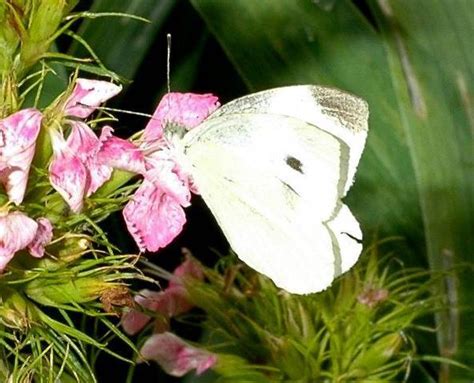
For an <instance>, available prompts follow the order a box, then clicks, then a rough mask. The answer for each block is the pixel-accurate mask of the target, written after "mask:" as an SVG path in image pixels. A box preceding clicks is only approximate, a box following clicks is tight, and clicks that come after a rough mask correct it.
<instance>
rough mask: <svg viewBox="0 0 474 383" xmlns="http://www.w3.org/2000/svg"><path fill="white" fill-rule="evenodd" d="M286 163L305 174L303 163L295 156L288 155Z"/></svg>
mask: <svg viewBox="0 0 474 383" xmlns="http://www.w3.org/2000/svg"><path fill="white" fill-rule="evenodd" d="M285 161H286V164H287V165H288V166H289V167H290V168H292V169H293V170H296V171H297V172H299V173H301V174H304V173H303V163H302V162H301V161H300V160H299V159H298V158H295V157H293V156H287V157H286V160H285Z"/></svg>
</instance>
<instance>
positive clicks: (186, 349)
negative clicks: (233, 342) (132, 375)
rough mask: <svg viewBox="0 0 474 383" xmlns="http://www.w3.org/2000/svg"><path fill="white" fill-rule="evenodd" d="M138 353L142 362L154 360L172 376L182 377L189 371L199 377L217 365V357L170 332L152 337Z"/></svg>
mask: <svg viewBox="0 0 474 383" xmlns="http://www.w3.org/2000/svg"><path fill="white" fill-rule="evenodd" d="M140 353H141V355H142V358H143V359H144V360H154V361H155V362H156V363H158V364H159V365H160V367H161V368H162V369H163V370H164V371H165V372H166V373H168V374H170V375H172V376H183V375H185V374H187V373H188V372H190V371H191V370H196V374H197V375H200V374H202V373H203V372H204V371H206V370H208V369H210V368H213V367H214V366H215V365H216V363H217V355H215V354H212V353H210V352H208V351H206V350H203V349H200V348H197V347H193V346H191V345H189V344H188V343H186V342H185V341H184V340H182V339H181V338H179V337H177V336H176V335H174V334H172V333H170V332H165V333H162V334H154V335H152V336H151V337H150V338H148V339H147V341H146V342H145V344H144V345H143V347H142V348H141V350H140Z"/></svg>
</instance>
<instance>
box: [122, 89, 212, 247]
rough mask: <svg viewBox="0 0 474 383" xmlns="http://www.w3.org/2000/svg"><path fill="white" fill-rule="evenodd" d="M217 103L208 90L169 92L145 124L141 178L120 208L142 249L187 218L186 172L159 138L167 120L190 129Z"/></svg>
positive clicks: (169, 235) (170, 234)
mask: <svg viewBox="0 0 474 383" xmlns="http://www.w3.org/2000/svg"><path fill="white" fill-rule="evenodd" d="M218 106H219V103H218V101H217V97H215V96H213V95H210V94H205V95H198V94H191V93H168V94H167V95H165V96H164V97H163V99H162V100H161V101H160V103H159V105H158V107H157V108H156V110H155V113H154V114H153V117H152V119H151V120H150V122H149V123H148V125H147V126H146V128H145V131H144V133H143V142H142V145H141V148H142V149H143V150H144V152H145V153H146V157H145V162H146V173H145V179H144V181H143V184H142V185H141V186H140V188H139V189H138V190H137V192H136V193H135V195H134V196H133V197H132V200H131V201H130V202H129V203H128V204H127V206H126V207H125V209H124V210H123V214H124V217H125V222H126V224H127V228H128V230H129V232H130V233H131V234H132V236H133V238H134V239H135V241H136V243H137V245H138V247H139V248H140V250H141V251H145V250H148V251H157V250H159V249H160V248H163V247H165V246H166V245H168V244H169V243H170V242H171V241H172V240H173V239H174V238H175V237H176V236H177V235H178V234H179V233H180V232H181V230H182V228H183V225H184V223H185V222H186V216H185V214H184V210H183V208H184V207H187V206H189V204H190V200H191V191H195V190H194V189H193V186H192V180H191V178H190V176H189V175H188V174H187V173H186V171H184V169H183V168H182V167H181V166H180V164H179V162H178V161H177V159H176V158H174V157H173V148H172V147H171V145H172V143H171V142H168V141H167V140H166V139H164V138H163V130H164V129H165V127H166V124H177V125H180V126H182V127H183V128H185V129H191V128H194V127H196V126H197V125H199V124H200V123H201V122H202V121H203V120H204V119H205V118H206V117H207V116H208V115H209V114H210V113H212V112H213V111H214V110H215V109H216V108H217V107H218Z"/></svg>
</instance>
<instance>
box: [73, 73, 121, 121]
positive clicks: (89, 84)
mask: <svg viewBox="0 0 474 383" xmlns="http://www.w3.org/2000/svg"><path fill="white" fill-rule="evenodd" d="M121 90H122V87H121V86H118V85H115V84H112V83H110V82H106V81H99V80H89V79H85V78H78V79H77V80H76V86H75V87H74V89H73V91H72V94H71V95H70V96H69V98H68V99H67V100H66V104H65V106H64V112H65V114H66V115H67V116H74V117H79V118H86V117H89V116H90V114H91V113H92V112H94V110H95V109H96V108H97V107H98V106H99V105H100V104H102V103H103V102H105V101H107V100H108V99H109V98H112V97H114V96H115V95H117V94H118V93H119V92H120V91H121Z"/></svg>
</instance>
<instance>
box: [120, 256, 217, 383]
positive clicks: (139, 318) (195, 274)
mask: <svg viewBox="0 0 474 383" xmlns="http://www.w3.org/2000/svg"><path fill="white" fill-rule="evenodd" d="M203 279H204V273H203V269H202V266H201V265H200V264H199V263H198V262H197V261H195V260H194V259H192V258H190V257H187V259H186V260H185V261H184V262H183V263H182V264H181V265H180V266H178V267H177V268H176V269H175V270H174V272H173V275H172V277H171V279H170V282H169V285H168V287H167V288H166V289H164V290H163V291H152V290H147V289H144V290H141V291H140V292H139V293H138V294H137V295H136V296H135V302H136V303H137V304H138V305H139V306H140V307H141V308H142V310H143V309H145V310H147V311H148V312H149V313H150V315H153V317H155V320H154V331H153V335H151V336H150V337H149V338H148V339H147V340H146V342H145V343H144V344H143V346H142V348H141V349H140V359H139V361H144V360H154V361H155V362H157V363H158V364H159V365H160V366H161V367H162V368H163V370H165V371H166V372H167V373H168V374H170V375H174V376H183V375H184V374H186V373H188V372H189V371H191V370H194V369H195V370H196V373H197V374H200V373H202V372H204V371H206V370H207V369H209V368H212V367H214V366H215V364H216V363H217V355H215V354H213V353H210V352H208V351H206V350H203V349H200V348H197V347H193V346H191V345H189V344H188V343H187V342H185V341H184V340H182V339H181V338H179V337H178V336H176V335H174V334H172V333H170V332H169V319H170V318H172V317H175V316H178V315H180V314H183V313H185V312H187V311H189V310H191V309H192V308H193V304H192V303H191V302H190V300H189V298H188V292H187V290H186V282H193V281H202V280H203ZM142 310H140V311H138V310H135V309H131V310H130V311H128V312H126V313H125V314H124V315H123V316H122V327H123V329H124V330H125V332H126V333H128V334H130V335H134V334H136V333H138V332H139V331H140V330H142V329H143V328H144V327H145V325H146V324H147V323H148V322H150V320H151V319H152V317H151V316H150V315H148V314H146V313H145V312H143V311H142Z"/></svg>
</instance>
